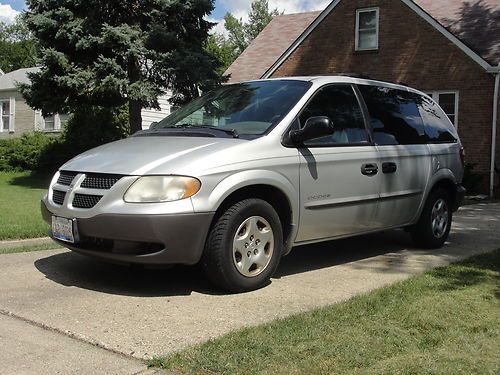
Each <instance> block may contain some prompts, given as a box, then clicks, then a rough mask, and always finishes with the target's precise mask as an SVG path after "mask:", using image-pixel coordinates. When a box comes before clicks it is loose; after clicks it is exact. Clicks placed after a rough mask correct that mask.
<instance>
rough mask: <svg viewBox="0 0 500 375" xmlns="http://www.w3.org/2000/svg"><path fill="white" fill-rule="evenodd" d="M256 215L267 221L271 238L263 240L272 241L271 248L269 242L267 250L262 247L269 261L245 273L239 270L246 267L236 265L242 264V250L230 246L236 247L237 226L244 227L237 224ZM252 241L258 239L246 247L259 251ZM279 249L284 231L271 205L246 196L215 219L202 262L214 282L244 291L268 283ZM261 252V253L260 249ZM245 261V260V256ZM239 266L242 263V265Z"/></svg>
mask: <svg viewBox="0 0 500 375" xmlns="http://www.w3.org/2000/svg"><path fill="white" fill-rule="evenodd" d="M257 217H260V218H263V219H264V220H263V221H264V222H267V224H269V225H270V229H271V231H272V235H273V240H272V241H266V242H267V245H270V244H271V242H272V250H271V251H269V249H270V248H271V247H270V246H268V249H267V250H262V251H264V252H266V257H267V258H266V260H265V261H266V262H268V263H267V265H266V266H265V267H261V268H262V269H257V267H256V268H255V269H254V270H253V271H251V272H255V273H257V272H260V273H258V274H256V275H255V276H245V275H243V274H242V272H245V270H238V266H237V264H241V262H238V257H239V256H241V254H240V253H239V252H238V251H236V250H233V249H236V246H235V245H234V243H236V242H234V241H235V240H236V235H237V233H236V231H237V230H238V229H240V233H242V231H245V230H246V229H245V227H242V228H240V226H242V225H244V223H246V222H248V220H251V219H252V218H257ZM257 221H258V220H257ZM263 229H266V228H263ZM248 233H249V232H248ZM242 238H243V237H242ZM249 238H250V237H249ZM243 241H246V240H243ZM248 241H250V240H248ZM263 241H264V240H263ZM254 242H255V243H257V239H255V241H252V244H250V246H249V249H248V250H249V252H250V253H252V251H257V255H258V254H259V250H257V247H256V246H257V245H255V244H254ZM259 243H260V241H259ZM259 243H257V244H258V245H259V246H261V247H262V246H263V245H262V244H259ZM245 245H247V243H245ZM252 246H254V247H252ZM264 246H265V245H264ZM252 249H254V250H252ZM282 249H283V231H282V228H281V223H280V219H279V216H278V214H277V213H276V211H275V210H274V208H273V207H272V206H271V205H270V204H269V203H267V202H266V201H263V200H261V199H254V198H251V199H245V200H242V201H240V202H238V203H235V204H234V205H232V206H231V207H229V208H228V209H227V210H226V211H225V212H223V213H222V215H221V216H220V217H219V218H218V219H217V221H216V222H215V223H214V225H213V226H212V228H211V230H210V233H209V235H208V238H207V241H206V244H205V250H204V253H203V257H202V260H201V265H202V267H203V269H204V271H205V274H206V275H207V277H208V279H209V280H210V281H211V282H212V283H214V284H215V285H217V286H219V287H220V288H222V289H225V290H227V291H230V292H236V293H239V292H246V291H251V290H255V289H258V288H261V287H263V286H265V285H267V284H268V283H269V279H270V278H271V276H272V275H273V274H274V272H275V271H276V268H277V267H278V264H279V261H280V258H281V254H282ZM250 250H252V251H250ZM260 254H261V255H264V253H263V252H261V253H260ZM257 255H256V256H257ZM250 256H252V257H253V256H254V255H253V253H252V255H248V262H251V260H250ZM244 261H245V262H246V260H244ZM254 266H255V264H252V266H251V267H249V270H251V269H252V267H254ZM241 268H244V267H243V266H241ZM248 272H250V271H248Z"/></svg>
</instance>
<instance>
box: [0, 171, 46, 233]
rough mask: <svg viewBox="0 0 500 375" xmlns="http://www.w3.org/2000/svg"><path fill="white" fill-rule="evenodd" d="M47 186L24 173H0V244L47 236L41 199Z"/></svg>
mask: <svg viewBox="0 0 500 375" xmlns="http://www.w3.org/2000/svg"><path fill="white" fill-rule="evenodd" d="M49 183H50V180H49V178H40V177H34V176H31V175H30V174H29V173H27V172H0V240H8V239H18V238H34V237H45V236H47V230H48V227H47V224H45V222H44V221H43V220H42V215H41V213H40V198H42V196H43V194H45V192H46V191H47V188H48V186H49Z"/></svg>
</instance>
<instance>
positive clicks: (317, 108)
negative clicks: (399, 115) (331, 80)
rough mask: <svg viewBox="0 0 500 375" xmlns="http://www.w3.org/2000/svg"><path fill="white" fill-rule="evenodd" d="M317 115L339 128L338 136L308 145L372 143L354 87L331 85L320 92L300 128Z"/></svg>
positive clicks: (312, 101) (317, 140)
mask: <svg viewBox="0 0 500 375" xmlns="http://www.w3.org/2000/svg"><path fill="white" fill-rule="evenodd" d="M315 116H327V117H329V118H330V120H332V122H333V125H334V126H335V133H334V134H332V135H329V136H326V137H321V138H317V139H314V140H311V141H308V142H305V144H306V145H316V146H317V145H323V144H324V145H335V144H352V143H362V142H368V140H369V138H368V133H367V132H366V128H365V123H364V120H363V112H362V111H361V108H360V106H359V103H358V99H357V98H356V94H355V93H354V90H353V89H352V87H351V86H343V85H331V86H327V87H324V88H322V89H321V90H320V91H318V92H317V93H316V94H315V95H314V97H313V99H312V100H311V101H310V102H309V104H307V106H306V108H305V109H304V111H303V112H302V113H301V115H300V118H299V121H300V126H304V124H305V123H306V121H307V119H309V118H311V117H315Z"/></svg>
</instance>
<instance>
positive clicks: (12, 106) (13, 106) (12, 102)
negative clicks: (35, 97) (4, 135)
mask: <svg viewBox="0 0 500 375" xmlns="http://www.w3.org/2000/svg"><path fill="white" fill-rule="evenodd" d="M9 101H10V103H9V117H10V120H9V132H10V133H14V130H15V122H16V98H10V99H9Z"/></svg>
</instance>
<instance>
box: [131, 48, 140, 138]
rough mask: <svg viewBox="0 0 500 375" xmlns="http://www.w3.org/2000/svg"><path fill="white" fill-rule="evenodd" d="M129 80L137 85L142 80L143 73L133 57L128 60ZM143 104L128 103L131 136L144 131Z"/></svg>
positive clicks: (135, 101)
mask: <svg viewBox="0 0 500 375" xmlns="http://www.w3.org/2000/svg"><path fill="white" fill-rule="evenodd" d="M128 79H129V82H130V83H131V84H132V83H135V82H137V81H139V80H140V79H141V71H140V69H139V66H138V63H137V60H136V59H135V58H133V57H129V59H128ZM141 110H142V104H141V102H140V101H138V100H133V99H130V100H129V102H128V116H129V120H128V121H129V124H130V134H134V133H135V132H138V131H139V130H142V116H141Z"/></svg>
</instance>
